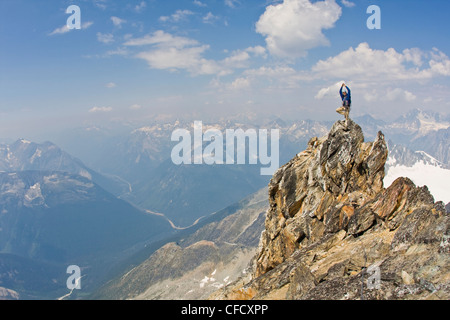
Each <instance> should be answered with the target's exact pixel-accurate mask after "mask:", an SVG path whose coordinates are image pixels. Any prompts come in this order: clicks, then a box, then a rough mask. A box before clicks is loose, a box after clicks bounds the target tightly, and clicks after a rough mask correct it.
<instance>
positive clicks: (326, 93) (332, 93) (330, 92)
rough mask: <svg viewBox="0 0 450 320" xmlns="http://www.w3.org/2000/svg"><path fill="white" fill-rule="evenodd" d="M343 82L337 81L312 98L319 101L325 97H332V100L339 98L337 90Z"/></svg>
mask: <svg viewBox="0 0 450 320" xmlns="http://www.w3.org/2000/svg"><path fill="white" fill-rule="evenodd" d="M344 82H345V81H338V82H336V83H334V84H332V85H331V86H329V87H326V88H322V89H320V90H319V92H317V94H316V96H315V97H314V98H316V99H318V100H321V99H324V98H326V97H333V98H337V97H339V89H340V88H341V85H342V83H344Z"/></svg>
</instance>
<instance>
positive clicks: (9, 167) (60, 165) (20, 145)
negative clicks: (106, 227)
mask: <svg viewBox="0 0 450 320" xmlns="http://www.w3.org/2000/svg"><path fill="white" fill-rule="evenodd" d="M26 170H34V171H60V172H68V173H73V174H77V175H80V176H82V177H85V178H87V179H89V180H92V181H93V182H95V183H97V184H99V185H100V186H102V187H103V188H104V189H106V190H107V191H109V192H111V193H113V194H115V195H121V194H123V193H125V192H127V191H128V188H129V186H128V185H127V184H125V183H124V182H122V181H120V180H118V179H115V178H113V177H107V176H104V175H101V174H99V173H98V172H96V171H94V170H92V169H90V168H88V167H87V166H86V165H84V164H83V162H81V161H80V160H79V159H77V158H74V157H72V156H71V155H69V154H68V153H67V152H65V151H63V150H61V149H60V148H59V147H58V146H56V145H55V144H53V143H51V142H44V143H41V144H38V143H35V142H31V141H27V140H24V139H19V140H17V141H16V142H15V143H13V144H11V145H6V144H3V145H1V144H0V172H2V171H3V172H16V171H26Z"/></svg>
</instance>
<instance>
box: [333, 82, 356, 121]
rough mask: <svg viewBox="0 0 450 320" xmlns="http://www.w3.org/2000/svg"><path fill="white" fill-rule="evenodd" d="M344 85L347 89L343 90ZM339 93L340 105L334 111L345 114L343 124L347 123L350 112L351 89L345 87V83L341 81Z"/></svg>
mask: <svg viewBox="0 0 450 320" xmlns="http://www.w3.org/2000/svg"><path fill="white" fill-rule="evenodd" d="M344 87H345V88H346V89H347V91H343V89H344ZM339 93H340V95H341V99H342V107H340V108H337V109H336V112H337V113H339V114H342V115H344V116H345V125H348V116H349V113H350V107H351V105H352V96H351V91H350V88H349V87H347V86H346V85H345V83H343V84H342V86H341V90H340V91H339Z"/></svg>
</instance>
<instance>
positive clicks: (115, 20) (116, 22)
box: [111, 17, 127, 28]
mask: <svg viewBox="0 0 450 320" xmlns="http://www.w3.org/2000/svg"><path fill="white" fill-rule="evenodd" d="M111 21H112V23H113V24H114V25H115V26H116V27H118V28H121V27H122V24H123V23H125V22H127V21H126V20H124V19H120V18H118V17H111Z"/></svg>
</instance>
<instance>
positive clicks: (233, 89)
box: [0, 0, 450, 137]
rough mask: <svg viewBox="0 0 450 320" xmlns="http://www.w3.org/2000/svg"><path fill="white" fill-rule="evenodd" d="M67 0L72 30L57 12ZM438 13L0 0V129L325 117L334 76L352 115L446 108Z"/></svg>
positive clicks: (342, 6)
mask: <svg viewBox="0 0 450 320" xmlns="http://www.w3.org/2000/svg"><path fill="white" fill-rule="evenodd" d="M72 4H74V5H77V6H79V8H80V11H81V21H80V23H81V29H80V30H77V29H73V30H70V29H68V28H67V26H66V24H67V23H66V21H67V19H68V18H69V17H70V16H71V14H67V13H66V9H67V8H68V7H69V6H70V5H72ZM370 5H378V6H379V8H380V9H381V29H373V30H371V29H369V28H368V27H367V20H368V18H369V17H371V14H370V13H369V14H368V13H367V8H368V7H369V6H370ZM449 14H450V1H448V0H429V1H425V0H420V1H419V0H408V1H404V0H396V1H387V0H386V1H371V0H325V1H312V0H284V1H268V0H261V1H257V0H193V1H192V0H186V1H167V0H164V1H163V0H129V1H124V0H78V1H59V0H42V1H36V0H0V135H1V136H2V137H13V136H15V135H17V137H19V136H26V135H27V134H29V133H30V132H38V131H40V130H43V129H45V130H50V129H52V128H57V127H58V128H59V127H71V126H82V125H86V124H96V123H104V122H106V123H107V122H110V121H133V120H137V119H138V120H144V121H152V120H153V119H164V118H165V117H170V116H174V115H175V116H177V117H180V118H182V117H189V118H191V119H196V120H206V118H208V117H210V116H222V115H224V116H227V115H234V114H236V113H244V112H252V113H256V114H273V115H277V116H280V117H282V118H288V119H292V118H300V119H301V118H310V119H317V120H322V119H327V120H332V119H338V118H339V115H337V114H336V113H335V111H334V110H335V109H336V107H338V106H339V104H340V101H339V96H338V93H337V90H338V87H339V83H341V82H342V81H346V82H347V83H348V84H349V85H350V86H351V89H352V94H353V111H352V112H353V115H362V114H364V113H371V114H372V115H374V116H376V117H378V118H383V119H386V118H389V117H397V116H398V115H400V114H403V113H405V112H406V111H408V110H410V109H412V108H423V109H431V110H434V111H438V112H441V113H444V114H446V113H448V112H447V110H448V108H449V105H450V97H449V95H450V90H449V89H450V81H449V80H450V58H449V57H448V56H449V55H450V42H449V41H448V40H449V39H448V32H449V31H450V19H449ZM22 132H23V134H22Z"/></svg>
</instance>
